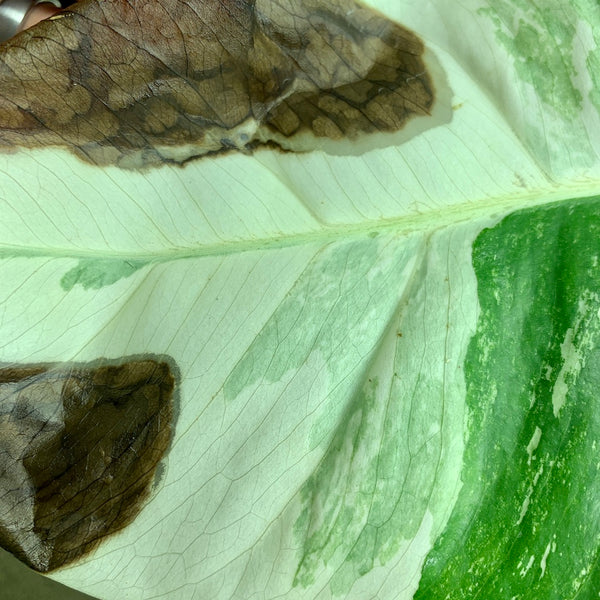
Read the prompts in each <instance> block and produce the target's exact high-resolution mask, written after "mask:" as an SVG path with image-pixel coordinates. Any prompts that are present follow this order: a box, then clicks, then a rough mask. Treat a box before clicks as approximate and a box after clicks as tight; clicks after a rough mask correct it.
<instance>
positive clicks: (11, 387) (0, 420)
mask: <svg viewBox="0 0 600 600" xmlns="http://www.w3.org/2000/svg"><path fill="white" fill-rule="evenodd" d="M174 385H175V379H174V376H173V373H172V370H171V368H170V367H169V365H168V364H167V363H166V362H157V361H155V360H151V359H148V360H132V361H127V362H121V363H119V364H104V365H97V364H96V365H93V366H88V365H71V366H69V365H65V366H61V365H30V366H14V367H7V368H3V369H0V545H2V546H3V547H4V548H5V549H7V550H9V551H10V552H12V553H13V554H15V555H16V556H17V557H19V558H20V559H21V560H22V561H24V562H25V563H27V564H28V565H29V566H30V567H32V568H34V569H36V570H38V571H42V572H47V571H51V570H53V569H57V568H59V567H61V566H63V565H65V564H67V563H70V562H72V561H74V560H76V559H78V558H80V557H82V556H84V555H86V554H88V553H89V552H90V551H91V550H93V549H94V548H95V547H96V546H97V545H98V544H99V543H100V542H101V541H102V540H103V539H104V538H106V537H107V536H110V535H111V534H113V533H115V532H117V531H119V530H121V529H122V528H123V527H125V526H126V525H128V524H129V523H130V522H131V521H132V520H133V519H134V518H135V517H136V516H137V514H138V513H139V511H140V510H141V508H142V506H143V504H144V502H145V500H146V499H147V497H148V494H149V492H150V489H151V485H152V482H153V480H154V476H155V472H156V468H157V465H158V463H159V461H160V460H161V459H162V458H163V456H164V454H165V451H166V450H167V448H168V446H169V444H170V441H171V427H172V417H173V404H172V400H173V389H174Z"/></svg>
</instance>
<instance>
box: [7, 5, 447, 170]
mask: <svg viewBox="0 0 600 600" xmlns="http://www.w3.org/2000/svg"><path fill="white" fill-rule="evenodd" d="M59 17H60V18H54V19H53V20H51V21H47V22H43V23H40V24H39V25H37V26H36V27H33V28H32V29H30V30H28V31H25V32H23V33H21V34H19V35H18V36H16V37H15V38H13V39H12V40H11V41H9V42H8V43H6V44H5V45H3V46H0V147H2V146H3V147H4V148H5V149H9V148H18V147H28V148H34V147H47V146H63V147H67V148H69V149H71V150H73V151H74V152H76V153H77V154H78V155H79V156H80V157H81V158H83V159H85V160H87V161H89V162H92V163H96V164H119V165H121V166H125V167H127V166H129V167H140V166H145V165H151V164H159V163H161V162H164V161H165V160H169V161H175V162H184V161H185V160H188V159H189V158H190V157H194V156H199V155H203V154H207V153H213V152H219V151H223V150H230V149H232V148H233V149H239V150H243V151H250V150H252V149H253V148H255V147H257V146H260V145H264V144H269V145H273V144H277V145H279V146H280V147H282V148H284V149H287V150H299V151H304V150H312V149H317V148H321V149H325V150H327V151H333V152H341V153H346V152H350V153H355V151H354V150H352V147H351V144H349V143H348V141H350V142H355V141H357V140H358V139H359V137H361V136H363V135H365V134H373V133H381V132H384V133H393V132H398V131H400V130H402V129H404V128H405V127H406V125H407V123H409V122H411V121H412V120H413V119H415V118H416V117H431V115H432V111H433V108H434V104H435V102H436V92H435V89H434V81H433V76H432V74H431V72H430V69H429V68H428V65H427V64H426V60H425V54H426V53H425V47H424V44H423V42H422V41H421V40H420V39H419V38H418V37H417V36H416V35H415V34H414V33H413V32H411V31H409V30H408V29H406V28H404V27H402V26H401V25H399V24H397V23H395V22H392V21H390V20H389V19H387V18H385V17H384V16H382V15H381V14H379V13H377V12H375V11H374V10H372V9H370V8H367V7H366V6H364V5H362V4H358V3H357V2H354V1H351V0H186V1H182V0H128V1H124V0H102V1H98V0H83V1H82V2H78V3H76V4H75V5H73V6H72V7H70V9H69V10H68V11H66V12H64V13H62V14H61V15H60V16H59ZM450 118H451V110H450V109H449V108H448V110H447V111H445V112H444V116H443V117H442V119H441V121H440V119H437V120H435V119H430V122H429V124H428V125H424V126H423V127H422V128H426V127H428V126H433V125H435V124H439V122H446V121H447V120H449V119H450Z"/></svg>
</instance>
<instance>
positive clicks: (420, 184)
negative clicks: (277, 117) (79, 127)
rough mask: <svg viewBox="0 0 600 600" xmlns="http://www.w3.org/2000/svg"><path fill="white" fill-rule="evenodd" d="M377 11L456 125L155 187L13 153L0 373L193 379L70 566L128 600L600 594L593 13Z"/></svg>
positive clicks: (263, 154) (0, 171) (385, 5)
mask: <svg viewBox="0 0 600 600" xmlns="http://www.w3.org/2000/svg"><path fill="white" fill-rule="evenodd" d="M371 4H372V5H373V6H375V7H376V8H378V9H380V10H381V11H382V12H384V13H385V14H387V15H389V16H390V17H392V18H395V19H397V20H399V21H401V22H402V23H404V24H405V25H407V26H408V27H411V28H412V29H414V30H415V31H417V32H418V33H419V34H420V35H421V36H422V37H423V39H424V40H425V41H426V43H427V44H428V45H429V46H430V47H431V48H432V49H433V51H434V52H435V54H436V55H437V57H438V59H439V61H440V63H441V65H442V67H443V68H444V70H445V71H446V73H447V77H448V81H449V84H450V87H451V88H452V90H453V92H454V94H455V98H454V107H453V108H454V117H453V119H452V121H451V123H449V124H448V125H445V126H442V127H437V128H434V129H431V130H428V131H425V132H424V133H422V134H420V135H418V136H416V137H415V138H413V139H412V140H410V141H409V142H407V143H405V144H402V145H401V146H398V147H389V148H383V149H376V150H373V151H370V152H367V153H365V154H363V155H361V156H349V157H348V156H346V157H341V156H329V155H325V154H322V153H319V152H314V153H309V154H280V153H273V152H272V151H271V150H263V151H260V152H256V153H255V154H254V155H253V156H247V155H243V154H233V153H232V154H228V155H223V156H217V157H207V158H204V159H202V160H198V161H192V162H190V163H189V164H187V165H186V166H185V168H179V167H169V166H166V167H163V168H160V169H155V170H148V171H146V172H143V173H139V172H135V171H123V170H120V169H117V168H111V167H103V168H96V167H93V166H90V165H86V164H83V163H82V162H78V161H77V160H75V159H73V158H71V157H69V156H68V155H67V154H65V153H64V152H60V151H57V150H37V151H27V152H25V151H24V152H20V153H15V154H10V155H5V154H3V155H0V201H1V202H2V219H1V222H0V240H1V241H2V259H1V260H0V274H1V276H2V281H3V285H2V287H1V289H0V295H1V300H0V307H1V312H0V315H1V318H0V331H1V340H2V342H1V343H0V359H1V360H2V361H4V362H9V363H10V362H37V361H42V362H51V361H86V360H94V359H96V358H97V357H101V356H105V357H109V358H115V357H119V356H125V355H135V354H144V353H155V354H160V355H169V356H171V357H172V358H173V360H174V361H175V362H176V363H177V365H178V367H179V369H180V389H179V401H180V413H179V417H178V420H177V422H176V429H175V436H174V440H173V444H172V447H171V449H170V451H169V454H168V456H167V458H166V461H165V468H164V472H163V474H162V477H161V478H160V480H159V482H158V484H157V487H156V489H155V490H154V492H153V494H152V496H151V499H150V500H149V502H148V504H147V505H146V506H145V508H144V509H143V511H142V512H141V514H140V515H139V516H138V518H137V519H136V520H135V521H134V522H133V523H132V524H131V525H130V526H128V527H127V528H126V529H124V530H123V531H122V532H121V533H120V534H119V535H116V536H114V537H112V538H111V539H109V540H107V541H106V542H105V543H103V544H102V545H100V547H99V548H98V549H97V550H96V551H95V552H94V553H93V554H92V555H91V556H90V557H88V558H86V559H85V560H83V561H82V562H80V563H77V564H73V565H71V566H68V567H66V568H64V569H62V570H59V571H57V572H55V573H54V574H53V576H54V577H55V578H56V579H59V580H60V581H62V582H64V583H66V584H68V585H70V586H73V587H76V588H79V589H81V590H83V591H85V592H87V593H89V594H92V595H95V596H97V597H99V598H102V599H107V600H112V599H115V600H117V599H118V600H138V599H139V600H141V599H150V598H152V599H158V598H165V599H169V600H172V599H176V600H188V599H189V600H192V599H194V600H195V599H204V598H215V599H239V600H248V599H253V598H256V599H264V600H267V599H271V598H280V599H281V598H289V599H303V598H306V599H308V598H310V599H313V598H319V599H326V598H349V599H352V600H354V599H356V600H359V599H367V598H378V599H380V600H385V599H388V598H389V599H394V600H398V599H410V598H413V597H415V598H419V599H427V600H442V599H445V598H452V599H473V598H493V599H494V600H496V599H507V600H508V599H511V598H514V599H517V598H518V599H522V600H529V599H531V600H539V599H540V598H543V599H544V600H553V599H556V600H559V599H560V600H567V599H574V598H592V597H594V594H596V593H597V590H598V589H600V568H599V567H598V560H597V557H598V549H599V540H600V511H599V509H598V502H597V498H598V497H599V496H600V483H599V482H600V477H598V470H599V469H600V447H598V443H599V441H600V416H599V415H600V398H599V396H598V389H599V382H598V372H599V368H600V338H599V336H600V270H599V265H598V257H599V254H600V242H599V240H600V160H599V150H600V119H599V111H598V109H599V108H600V99H599V98H600V88H599V83H598V72H599V71H598V65H599V63H600V59H599V54H598V52H599V51H598V49H597V46H598V42H599V40H600V14H599V12H598V8H597V5H596V3H595V2H593V1H592V0H574V1H572V2H564V1H563V0H547V1H546V2H545V3H544V6H540V5H537V4H536V3H532V2H529V1H524V0H493V1H492V0H487V1H484V0H481V1H477V0H465V1H463V2H448V1H447V0H433V1H431V2H427V3H423V2H420V1H417V0H403V1H398V0H371ZM596 195H598V196H596Z"/></svg>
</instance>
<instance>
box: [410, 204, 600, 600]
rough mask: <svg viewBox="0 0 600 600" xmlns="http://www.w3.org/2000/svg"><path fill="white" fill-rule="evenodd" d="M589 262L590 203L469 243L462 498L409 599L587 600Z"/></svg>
mask: <svg viewBox="0 0 600 600" xmlns="http://www.w3.org/2000/svg"><path fill="white" fill-rule="evenodd" d="M599 253H600V198H589V199H585V200H582V201H571V202H564V203H562V204H559V205H556V206H548V207H545V208H536V209H531V210H526V211H521V212H518V213H514V214H512V215H510V216H509V217H507V218H505V219H504V220H503V221H502V222H501V223H500V224H498V225H497V226H496V227H494V228H492V229H488V230H485V231H483V232H482V233H481V234H480V236H479V237H478V239H477V240H476V242H475V244H474V247H473V267H474V269H475V272H476V275H477V279H478V296H479V302H480V306H481V313H480V318H479V322H478V327H477V333H476V335H475V336H474V337H473V339H472V341H471V343H470V346H469V350H468V354H467V357H466V361H465V375H466V378H467V404H468V407H469V420H468V432H467V435H468V442H467V446H466V448H465V454H464V466H463V471H462V473H461V474H460V477H461V479H462V481H463V488H462V490H461V493H460V495H459V499H458V502H457V504H456V506H455V508H454V511H453V514H452V516H451V518H450V521H449V523H448V526H447V527H446V530H445V531H444V533H443V534H442V536H440V538H439V539H438V540H437V542H436V545H435V547H434V549H433V550H432V551H431V553H430V554H429V556H428V559H427V561H426V563H425V567H424V570H423V574H422V579H421V583H420V587H419V590H418V593H417V595H416V596H415V597H416V598H417V599H420V600H425V599H427V600H430V599H432V598H435V599H438V598H439V599H443V598H452V599H453V600H461V599H464V600H471V599H473V598H493V599H494V600H510V599H511V598H519V599H520V600H539V599H540V598H543V599H544V600H567V599H571V598H575V597H577V598H591V597H595V596H592V595H591V593H592V591H593V593H594V594H596V593H597V591H598V585H597V584H598V578H599V573H598V561H597V554H598V542H599V540H600V505H599V504H598V498H599V497H600V477H599V472H598V471H599V465H600V461H599V459H600V455H599V451H600V448H598V440H600V395H599V391H598V390H600V387H599V383H600V381H599V376H598V373H599V372H600V317H599V315H600V312H599V311H600V268H599V266H598V255H599ZM557 402H558V405H559V406H560V410H558V411H557V410H556V408H557ZM532 440H534V443H532ZM582 573H585V574H586V575H585V576H582V575H581V574H582ZM591 582H592V583H591ZM594 586H595V587H594Z"/></svg>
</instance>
